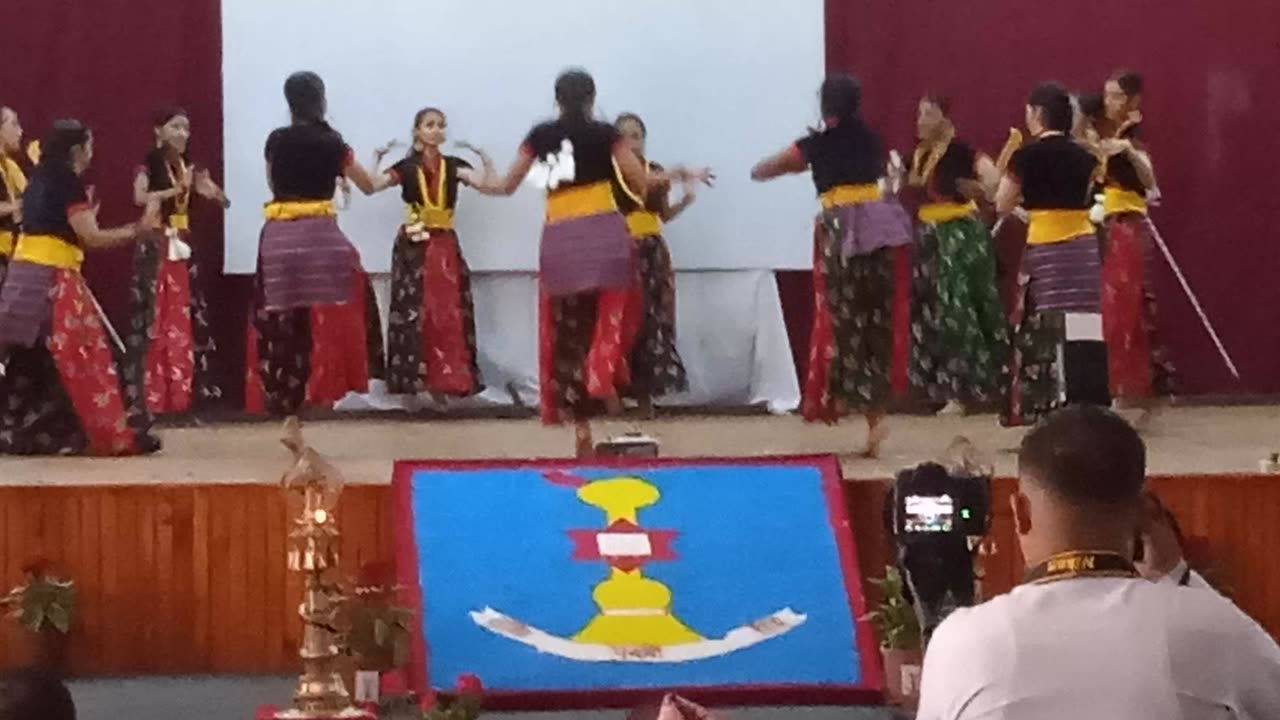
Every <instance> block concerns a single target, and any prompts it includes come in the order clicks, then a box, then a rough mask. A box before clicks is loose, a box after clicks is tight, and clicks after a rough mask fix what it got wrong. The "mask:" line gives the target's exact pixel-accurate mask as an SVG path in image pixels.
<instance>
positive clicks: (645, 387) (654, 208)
mask: <svg viewBox="0 0 1280 720" xmlns="http://www.w3.org/2000/svg"><path fill="white" fill-rule="evenodd" d="M614 126H615V127H617V128H618V133H619V134H620V135H621V136H622V140H623V142H625V143H626V144H627V146H628V147H629V148H630V149H631V151H632V152H633V153H635V155H636V157H637V158H639V159H640V161H641V162H642V163H644V164H645V167H646V168H647V169H649V170H650V171H657V172H661V171H662V166H660V165H658V164H657V163H653V162H649V161H648V160H647V159H646V157H645V140H646V139H647V138H648V135H649V131H648V128H646V127H645V124H644V120H642V119H640V116H639V115H636V114H635V113H623V114H621V115H619V116H618V119H617V120H616V121H614ZM682 187H683V194H682V195H681V197H680V200H679V201H678V202H676V203H675V204H674V205H672V204H671V199H670V192H671V187H670V184H669V183H668V184H665V185H660V186H656V187H654V188H653V189H652V190H650V192H649V193H648V194H647V195H646V196H645V197H644V198H633V197H632V196H631V194H630V193H629V192H619V193H617V194H618V204H619V207H620V208H621V209H622V210H623V211H624V212H625V213H626V218H627V229H628V230H629V231H630V233H631V237H632V238H633V239H634V240H635V244H636V260H637V263H638V268H637V270H638V272H639V275H640V293H641V298H642V303H643V307H644V310H643V312H644V319H643V320H642V321H641V323H640V334H639V337H637V338H636V343H635V349H634V350H633V351H632V353H631V392H632V394H633V395H634V396H635V398H636V401H637V402H638V403H639V404H640V410H641V412H642V413H643V414H644V415H645V416H646V417H652V416H653V412H654V410H653V399H654V398H655V397H661V396H662V395H667V394H670V393H676V392H684V391H685V390H688V389H689V377H688V375H687V374H686V372H685V368H684V362H683V361H682V360H681V359H680V353H679V351H678V350H677V349H676V275H675V270H674V268H673V267H672V265H671V249H670V248H669V247H667V242H666V240H664V239H663V237H662V225H663V223H668V222H671V221H672V220H674V219H676V218H677V217H679V215H680V213H682V212H684V211H685V210H687V209H688V208H689V206H690V205H692V204H693V203H694V201H695V200H697V193H696V192H695V189H694V188H695V186H694V185H690V184H686V185H683V186H682ZM621 189H622V190H625V188H621ZM640 199H642V200H643V202H638V201H637V200H640Z"/></svg>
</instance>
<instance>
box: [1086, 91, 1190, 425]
mask: <svg viewBox="0 0 1280 720" xmlns="http://www.w3.org/2000/svg"><path fill="white" fill-rule="evenodd" d="M1141 98H1142V78H1141V77H1140V76H1138V75H1137V74H1135V73H1132V72H1118V73H1116V74H1115V75H1113V76H1112V77H1111V79H1110V80H1108V81H1107V84H1106V94H1105V96H1104V99H1105V103H1106V119H1107V121H1108V124H1109V125H1110V126H1111V127H1114V128H1115V130H1114V131H1113V132H1114V133H1117V134H1116V135H1115V136H1114V137H1105V138H1102V139H1101V140H1100V142H1099V148H1100V150H1101V152H1102V154H1103V156H1104V162H1105V175H1104V177H1105V180H1104V185H1103V201H1102V207H1103V215H1104V218H1105V220H1104V222H1103V230H1104V234H1103V237H1102V240H1103V243H1102V247H1103V248H1104V254H1103V257H1102V325H1103V333H1104V335H1105V337H1106V341H1107V357H1108V365H1109V371H1110V378H1111V394H1112V395H1113V396H1114V398H1115V400H1116V403H1117V404H1118V405H1136V406H1139V407H1141V408H1143V410H1144V411H1145V412H1144V415H1143V418H1142V420H1143V422H1145V421H1147V420H1149V419H1150V413H1151V412H1152V411H1153V410H1154V409H1155V405H1154V404H1153V396H1158V397H1167V396H1168V395H1170V394H1171V393H1172V390H1173V382H1172V381H1173V366H1172V364H1171V363H1170V362H1169V355H1168V351H1167V350H1166V349H1165V348H1164V346H1163V345H1162V344H1161V343H1160V340H1159V336H1158V334H1157V332H1156V296H1155V289H1154V282H1153V281H1154V278H1153V277H1152V267H1151V266H1152V263H1154V262H1155V257H1154V256H1155V247H1154V242H1153V240H1152V236H1151V226H1150V221H1149V220H1148V219H1147V197H1148V196H1149V195H1158V194H1159V191H1158V189H1157V186H1156V178H1155V170H1154V168H1153V167H1152V164H1151V157H1150V155H1148V153H1147V152H1146V150H1145V149H1144V148H1142V147H1141V145H1140V142H1139V140H1138V131H1139V128H1140V123H1141V115H1140V114H1139V110H1138V108H1139V104H1140V102H1141Z"/></svg>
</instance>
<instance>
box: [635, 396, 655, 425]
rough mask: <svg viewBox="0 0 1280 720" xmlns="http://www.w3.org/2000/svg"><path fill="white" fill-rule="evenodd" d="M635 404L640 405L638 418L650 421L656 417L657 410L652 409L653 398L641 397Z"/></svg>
mask: <svg viewBox="0 0 1280 720" xmlns="http://www.w3.org/2000/svg"><path fill="white" fill-rule="evenodd" d="M637 402H638V404H639V405H640V417H643V418H644V419H646V420H652V419H654V418H655V417H657V416H658V411H657V409H656V408H654V407H653V398H651V397H649V396H648V395H642V396H640V399H639V400H638V401H637Z"/></svg>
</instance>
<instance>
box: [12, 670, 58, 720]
mask: <svg viewBox="0 0 1280 720" xmlns="http://www.w3.org/2000/svg"><path fill="white" fill-rule="evenodd" d="M75 717H76V705H75V703H74V702H72V700H71V692H70V691H69V690H67V686H66V685H65V684H63V682H62V680H61V679H59V678H58V677H57V676H56V675H53V674H50V673H48V672H46V671H43V670H38V669H35V668H21V669H18V670H10V671H8V672H5V673H4V674H0V718H2V719H3V720H75Z"/></svg>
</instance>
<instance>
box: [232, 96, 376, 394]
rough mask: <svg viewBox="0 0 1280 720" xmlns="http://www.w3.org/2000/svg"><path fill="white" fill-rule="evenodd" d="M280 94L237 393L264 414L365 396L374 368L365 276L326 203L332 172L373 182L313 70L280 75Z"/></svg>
mask: <svg viewBox="0 0 1280 720" xmlns="http://www.w3.org/2000/svg"><path fill="white" fill-rule="evenodd" d="M284 95H285V99H286V100H287V101H288V104H289V112H290V113H291V115H292V116H293V123H292V124H291V125H289V126H286V127H282V128H279V129H277V130H275V131H274V132H272V133H271V135H270V137H268V138H267V143H266V160H267V179H268V182H269V184H270V186H271V192H272V196H273V200H272V202H271V203H270V204H268V205H267V206H266V224H265V225H264V226H263V228H262V238H261V240H260V241H259V243H260V244H259V248H258V271H257V275H256V278H255V300H254V315H253V322H252V324H251V327H250V333H249V335H250V337H249V346H248V355H249V359H248V370H249V377H248V382H247V388H246V398H245V400H246V402H245V404H246V406H247V408H248V409H249V410H250V411H251V412H255V411H261V410H264V409H265V410H266V412H267V413H269V414H270V415H272V416H274V417H289V416H296V415H297V414H298V412H299V411H300V410H301V409H302V408H303V406H304V405H308V406H322V407H330V406H332V405H333V404H334V403H335V402H337V401H338V400H341V399H342V398H343V397H344V396H345V395H346V394H347V393H348V392H367V391H368V385H369V376H370V368H371V367H375V366H376V359H375V358H370V357H369V355H370V352H369V349H370V343H369V342H368V338H369V334H370V332H379V333H380V330H381V329H380V328H371V327H369V325H370V323H371V322H376V317H377V316H376V314H375V313H373V312H371V309H372V308H371V307H370V305H371V303H370V297H369V296H370V294H371V293H370V285H369V281H368V278H367V277H366V276H365V273H364V270H363V269H362V268H361V266H360V255H359V253H358V252H357V251H356V249H355V247H354V246H352V244H351V242H350V241H349V240H348V239H347V237H346V235H344V234H343V233H342V230H341V229H340V228H339V227H338V221H337V217H336V212H337V211H336V209H335V207H334V201H333V198H334V194H335V192H337V189H336V185H337V178H338V177H340V176H341V177H346V178H348V179H349V180H351V182H352V183H354V184H355V185H356V187H358V188H359V189H360V190H361V191H362V192H365V193H370V192H372V191H373V180H372V179H371V178H370V176H369V173H368V171H366V170H365V168H364V166H362V165H361V164H360V163H359V162H357V161H356V160H355V158H354V156H353V154H352V152H351V148H350V147H348V146H347V144H346V142H345V141H344V140H343V139H342V135H341V134H340V133H338V131H336V130H334V129H333V128H332V127H330V126H329V123H328V122H326V121H325V111H326V107H327V103H326V100H325V88H324V81H323V80H321V79H320V76H318V75H316V74H315V73H311V72H298V73H294V74H293V75H290V76H289V78H288V79H287V80H286V81H285V84H284ZM371 318H372V320H371ZM255 371H256V372H255Z"/></svg>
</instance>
